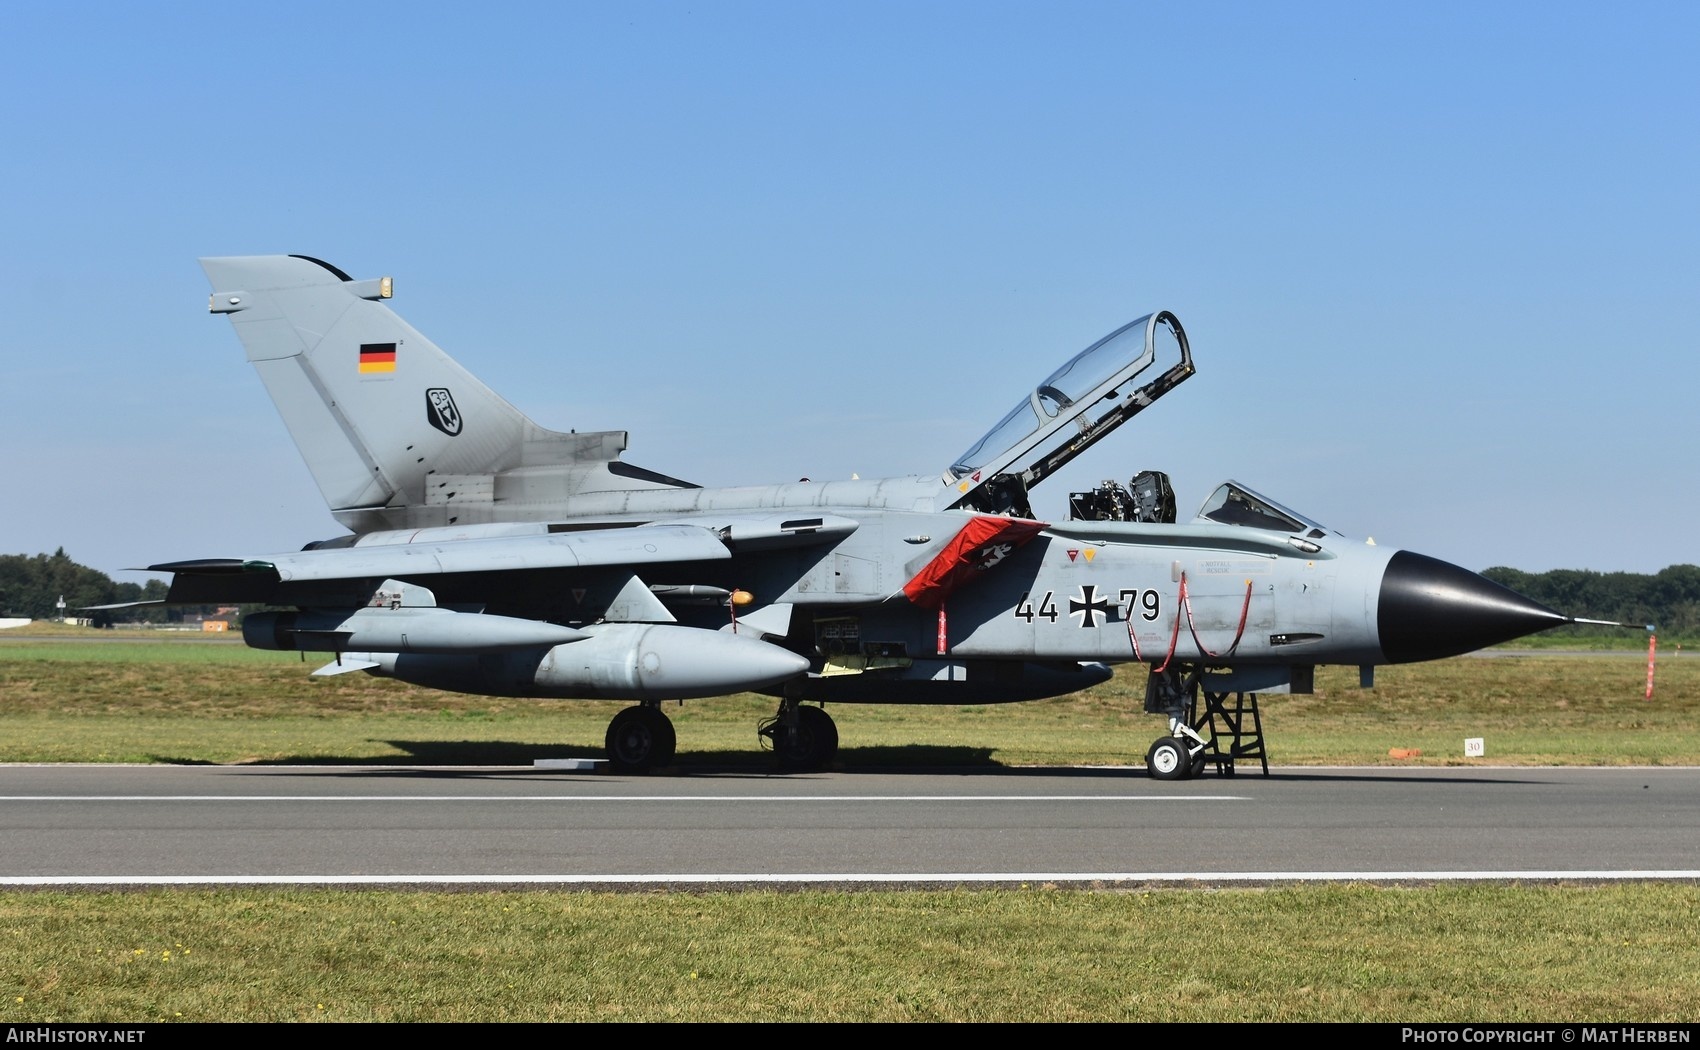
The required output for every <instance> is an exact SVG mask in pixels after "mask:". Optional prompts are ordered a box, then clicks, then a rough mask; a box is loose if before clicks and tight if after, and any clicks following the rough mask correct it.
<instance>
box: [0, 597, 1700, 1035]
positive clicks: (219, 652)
mask: <svg viewBox="0 0 1700 1050" xmlns="http://www.w3.org/2000/svg"><path fill="white" fill-rule="evenodd" d="M116 633H117V632H85V633H84V634H77V633H76V632H64V631H61V632H58V633H54V634H45V635H36V636H33V637H32V636H29V635H20V634H15V633H13V632H10V631H8V632H4V633H3V634H0V761H6V762H165V763H199V762H213V763H235V762H338V763H343V762H352V763H374V764H376V763H404V764H530V763H531V762H532V761H533V759H535V758H538V757H545V756H547V757H562V756H575V755H577V756H591V757H598V756H600V754H601V751H602V734H603V731H604V729H605V727H606V724H607V719H608V718H609V717H610V716H611V714H612V712H613V711H614V710H616V709H618V707H619V706H621V705H619V704H604V703H585V702H552V701H524V700H497V699H490V698H478V697H462V696H452V695H449V694H443V693H435V692H431V691H428V690H421V689H416V688H413V687H409V686H405V685H401V684H399V683H395V682H386V681H381V680H377V679H371V678H367V677H365V676H362V675H342V676H337V677H334V678H319V679H315V678H311V677H309V675H308V671H309V670H310V669H311V668H312V667H314V666H316V664H317V661H315V660H312V659H310V660H309V661H308V662H306V663H303V662H302V661H300V660H299V658H297V657H294V656H290V655H287V654H278V653H265V652H256V651H254V650H249V649H247V648H245V647H243V646H242V645H241V644H240V643H239V642H235V641H231V640H227V639H220V640H215V641H209V640H205V639H202V638H201V637H200V636H180V635H162V636H153V635H149V636H140V635H138V636H136V637H133V638H132V637H129V636H125V639H124V640H116V639H112V640H109V639H111V636H113V635H115V634H116ZM88 634H98V635H102V636H104V637H102V638H100V639H97V640H87V635H88ZM1643 646H1644V643H1643ZM1646 686H1647V659H1646V652H1645V649H1644V648H1636V649H1622V650H1618V651H1615V652H1610V653H1590V654H1573V653H1565V652H1556V651H1539V652H1535V651H1529V652H1525V651H1518V652H1515V653H1510V652H1507V653H1499V654H1496V655H1491V656H1471V657H1460V658H1456V659H1453V660H1445V661H1439V662H1436V663H1432V664H1419V665H1411V666H1408V667H1398V668H1382V669H1380V670H1379V671H1378V673H1377V678H1376V683H1375V687H1374V688H1373V689H1370V690H1363V689H1359V688H1357V676H1356V671H1355V670H1353V669H1341V668H1334V669H1322V670H1320V671H1319V673H1318V681H1317V691H1316V693H1315V694H1314V695H1310V696H1270V697H1265V698H1263V702H1262V714H1263V723H1264V729H1265V732H1266V734H1267V738H1268V741H1267V742H1268V749H1269V754H1270V760H1271V762H1272V764H1274V765H1277V766H1280V765H1313V764H1342V765H1403V764H1447V765H1468V764H1471V763H1476V762H1480V763H1485V764H1491V765H1504V764H1558V765H1594V764H1624V765H1628V764H1646V765H1684V766H1686V765H1700V726H1697V722H1696V717H1695V716H1696V708H1697V702H1700V669H1697V667H1696V664H1695V663H1694V662H1693V658H1692V656H1691V655H1690V654H1689V653H1688V652H1682V653H1678V652H1675V651H1672V650H1661V655H1660V659H1659V662H1658V664H1657V670H1656V674H1655V678H1654V695H1653V697H1652V699H1650V700H1649V699H1647V698H1646V696H1645V692H1646ZM1141 696H1142V684H1141V683H1140V682H1139V681H1138V680H1137V679H1136V678H1134V679H1130V680H1128V681H1122V680H1121V679H1117V680H1115V681H1112V682H1110V683H1107V684H1106V685H1104V686H1101V687H1099V688H1096V689H1093V690H1088V691H1087V692H1084V693H1081V694H1079V695H1076V696H1072V697H1064V698H1058V699H1055V700H1048V701H1040V702H1036V703H1029V704H1013V705H999V706H990V707H936V708H935V707H885V706H866V707H862V706H846V705H835V706H834V707H833V708H832V713H833V715H834V717H835V718H836V719H837V721H838V724H839V727H840V735H841V738H842V740H843V745H842V749H841V753H840V762H839V765H840V767H841V768H843V769H845V770H847V771H850V772H855V771H857V770H865V769H866V770H871V769H878V768H880V767H882V766H892V765H900V764H923V765H945V766H949V765H964V766H966V765H986V764H994V765H1005V766H1012V765H1096V764H1107V765H1126V764H1129V763H1138V762H1139V761H1141V758H1142V756H1143V753H1144V749H1145V747H1146V745H1147V744H1148V743H1149V742H1150V740H1151V739H1152V738H1153V737H1154V736H1155V735H1157V734H1158V733H1159V732H1160V731H1161V728H1162V727H1161V723H1160V720H1158V719H1156V718H1154V717H1153V716H1149V715H1146V714H1144V713H1143V711H1142V707H1141ZM772 709H773V703H772V701H770V700H768V699H766V698H762V697H753V696H747V695H746V696H738V697H729V698H725V699H721V700H715V701H705V702H693V703H687V704H684V705H676V706H670V707H669V708H668V713H669V715H670V716H671V717H672V718H673V719H674V721H675V723H676V725H677V726H678V731H679V748H680V751H679V757H678V766H679V768H680V770H681V771H686V772H688V771H691V770H693V769H696V768H703V767H708V766H726V765H731V766H739V765H762V766H765V765H766V763H768V762H769V760H770V758H771V756H768V755H766V754H764V753H763V752H762V751H761V749H760V747H759V745H758V742H757V737H756V735H755V723H756V721H757V720H758V719H759V718H761V717H764V716H766V715H769V714H771V713H772ZM1466 737H1482V738H1483V739H1484V740H1485V741H1486V746H1487V754H1486V756H1485V757H1484V758H1482V759H1466V758H1465V757H1463V754H1462V744H1463V740H1464V739H1465V738H1466ZM1395 750H1397V751H1401V752H1405V751H1410V750H1416V751H1420V752H1421V754H1420V755H1416V756H1414V757H1408V758H1394V757H1392V756H1391V755H1390V754H1389V752H1390V751H1395ZM661 775H666V771H662V774H661ZM1129 775H1130V776H1142V775H1143V774H1141V773H1138V772H1137V771H1132V772H1130V774H1129ZM0 848H3V844H0ZM0 938H3V943H4V944H6V946H7V951H6V953H5V955H4V961H3V962H0V1023H37V1022H44V1021H115V1022H128V1023H152V1022H159V1021H167V1022H175V1021H287V1022H294V1021H315V1020H329V1021H361V1022H400V1021H419V1022H475V1021H627V1022H641V1021H661V1022H667V1021H675V1022H678V1021H685V1022H691V1021H699V1022H743V1021H823V1022H832V1021H923V1022H926V1021H932V1022H964V1021H966V1022H974V1021H985V1022H1017V1021H1052V1022H1058V1021H1061V1022H1102V1021H1121V1022H1129V1021H1134V1022H1139V1021H1218V1022H1219V1021H1387V1022H1403V1023H1415V1022H1424V1021H1428V1022H1439V1021H1474V1022H1487V1021H1507V1022H1509V1021H1538V1022H1554V1023H1556V1022H1565V1021H1569V1022H1593V1023H1602V1024H1604V1023H1611V1022H1631V1021H1667V1022H1674V1023H1691V1022H1692V1020H1693V1018H1694V1017H1696V1016H1700V976H1697V975H1700V887H1696V886H1694V885H1690V884H1681V883H1675V884H1664V883H1648V884H1643V885H1610V886H1600V885H1491V886H1489V885H1441V886H1432V887H1390V886H1364V885H1343V886H1297V887H1277V888H1268V889H1228V890H1207V889H1187V888H1172V889H1161V890H1155V891H1149V892H1112V891H1109V890H1090V889H1086V890H1074V889H1069V890H1061V889H1056V888H1053V887H1046V886H1031V887H1026V888H1023V889H1019V890H996V889H978V890H975V889H955V890H917V891H908V892H883V891H882V892H872V891H869V892H813V891H811V892H804V893H776V892H770V891H750V892H712V893H655V892H641V893H626V894H622V893H600V892H585V891H570V890H564V891H562V890H551V891H535V892H511V891H499V892H498V891H492V892H465V893H434V892H367V893H351V892H346V891H337V890H322V891H321V890H293V889H278V890H270V891H268V890H244V891H234V890H155V891H137V892H131V893H109V892H101V893H64V892H59V891H15V892H4V893H0Z"/></svg>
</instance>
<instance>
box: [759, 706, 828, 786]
mask: <svg viewBox="0 0 1700 1050" xmlns="http://www.w3.org/2000/svg"><path fill="white" fill-rule="evenodd" d="M796 716H797V718H796V724H795V725H791V726H787V725H786V724H785V721H786V720H785V717H784V712H781V714H780V717H778V718H775V719H774V720H773V721H772V722H770V723H769V724H768V725H766V726H764V727H762V730H761V733H762V735H763V736H766V737H769V738H771V739H772V740H773V753H774V754H775V755H776V756H777V757H778V758H779V767H780V768H781V769H786V770H794V771H797V772H807V773H812V772H818V771H820V770H822V769H825V768H826V767H827V766H828V765H830V764H831V762H832V759H833V756H835V755H837V754H838V725H837V723H835V722H833V720H832V716H831V715H829V714H827V713H826V712H825V711H823V710H822V709H820V708H818V707H805V706H803V705H802V704H798V705H797V709H796Z"/></svg>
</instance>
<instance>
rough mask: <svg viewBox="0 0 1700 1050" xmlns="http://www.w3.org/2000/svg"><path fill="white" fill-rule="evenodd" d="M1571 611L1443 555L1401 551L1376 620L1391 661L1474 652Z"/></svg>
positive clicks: (1553, 623)
mask: <svg viewBox="0 0 1700 1050" xmlns="http://www.w3.org/2000/svg"><path fill="white" fill-rule="evenodd" d="M1569 622H1570V617H1568V616H1564V615H1561V614H1559V613H1556V612H1553V611H1552V610H1551V609H1549V608H1547V607H1546V606H1544V605H1542V604H1541V603H1540V602H1536V601H1530V600H1529V599H1528V598H1525V597H1523V596H1522V595H1521V594H1518V593H1517V592H1516V591H1514V590H1511V589H1510V588H1509V587H1501V586H1500V585H1499V584H1497V583H1494V582H1493V581H1492V580H1490V579H1487V578H1486V577H1484V576H1478V575H1477V574H1476V573H1473V572H1471V571H1470V570H1468V569H1461V568H1459V567H1458V566H1456V565H1453V564H1451V563H1449V562H1444V561H1441V560H1439V559H1438V558H1430V557H1428V556H1426V555H1422V554H1413V553H1412V552H1410V551H1399V552H1397V553H1396V554H1394V555H1393V557H1392V558H1391V559H1390V560H1389V561H1388V563H1387V573H1386V575H1384V576H1383V577H1382V578H1381V601H1380V603H1379V605H1378V607H1377V613H1376V624H1377V626H1378V628H1379V630H1380V633H1381V652H1382V654H1383V655H1384V656H1386V657H1387V662H1388V663H1394V664H1408V663H1414V662H1416V661H1418V660H1438V659H1440V658H1441V657H1445V656H1457V655H1458V654H1459V653H1468V652H1474V651H1475V650H1477V649H1484V648H1486V647H1487V646H1490V645H1497V644H1499V643H1500V642H1508V641H1510V640H1511V639H1513V638H1521V637H1522V636H1524V635H1526V634H1533V633H1535V632H1536V631H1542V630H1545V629H1546V628H1548V627H1557V626H1558V625H1559V624H1562V623H1569Z"/></svg>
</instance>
